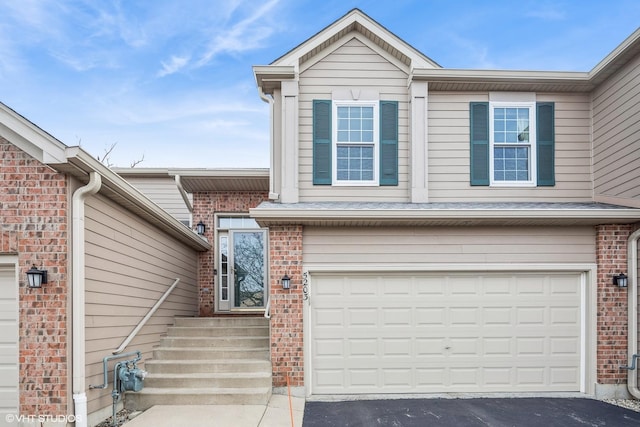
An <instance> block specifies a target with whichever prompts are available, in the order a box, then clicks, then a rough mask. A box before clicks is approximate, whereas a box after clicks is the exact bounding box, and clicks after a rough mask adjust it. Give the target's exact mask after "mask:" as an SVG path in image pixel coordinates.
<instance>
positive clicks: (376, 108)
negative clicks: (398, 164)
mask: <svg viewBox="0 0 640 427" xmlns="http://www.w3.org/2000/svg"><path fill="white" fill-rule="evenodd" d="M353 106H356V107H367V106H370V107H373V179H372V180H370V181H345V180H339V179H338V145H339V144H340V145H342V144H345V145H348V144H354V145H363V144H366V145H369V143H361V142H357V143H356V142H353V143H348V142H338V107H353ZM331 109H332V111H331V123H332V126H331V141H332V143H331V175H332V180H331V182H332V185H333V186H337V187H377V186H379V185H380V179H379V169H380V153H379V151H380V148H379V147H380V102H379V101H377V100H376V101H374V100H367V101H355V100H333V101H332V102H331Z"/></svg>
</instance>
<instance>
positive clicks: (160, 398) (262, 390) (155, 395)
mask: <svg viewBox="0 0 640 427" xmlns="http://www.w3.org/2000/svg"><path fill="white" fill-rule="evenodd" d="M270 397H271V386H269V387H255V388H213V387H211V388H209V387H207V388H204V387H198V388H170V389H167V388H156V387H145V388H144V389H142V391H139V392H135V393H134V392H128V393H127V394H126V397H125V407H126V408H127V409H129V410H134V411H144V410H146V409H149V408H150V407H151V406H154V405H266V404H267V403H268V402H269V398H270Z"/></svg>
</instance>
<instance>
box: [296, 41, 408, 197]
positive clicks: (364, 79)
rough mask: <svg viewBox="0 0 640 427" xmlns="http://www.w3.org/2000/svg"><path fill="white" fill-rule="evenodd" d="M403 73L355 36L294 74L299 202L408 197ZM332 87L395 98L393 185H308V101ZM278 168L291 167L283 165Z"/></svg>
mask: <svg viewBox="0 0 640 427" xmlns="http://www.w3.org/2000/svg"><path fill="white" fill-rule="evenodd" d="M407 77H408V75H407V73H406V72H405V71H404V70H401V69H399V68H398V67H397V66H396V65H395V64H394V63H392V62H390V61H389V60H387V59H385V58H384V57H383V56H381V55H379V54H378V53H377V52H375V51H374V50H373V49H371V48H370V47H368V46H367V45H365V44H364V43H363V42H362V41H360V40H359V39H357V38H352V39H350V40H349V41H348V42H347V43H345V44H344V45H342V46H341V47H338V48H337V49H336V50H335V51H333V52H332V53H331V54H329V55H327V56H325V57H324V58H322V59H321V60H320V61H319V62H317V63H315V64H313V65H311V66H309V67H308V68H306V69H304V70H303V71H301V72H300V83H299V90H300V92H299V93H300V102H299V108H300V115H299V123H300V134H299V138H300V140H299V143H300V152H299V156H300V168H299V191H300V192H299V195H300V201H301V202H310V201H388V202H406V201H408V173H409V164H408V159H409V151H408V150H409V145H408V129H409V128H408V125H409V123H408V114H409V113H408V102H407V99H408V92H407ZM336 89H356V90H357V89H373V90H377V91H379V93H380V99H381V100H386V101H399V105H398V108H399V112H398V114H399V135H398V137H399V140H398V150H399V153H398V161H399V169H398V179H399V185H398V186H388V187H387V186H383V187H344V186H341V187H339V186H330V185H316V186H314V185H313V181H312V166H313V165H312V154H313V147H312V104H313V100H314V99H331V93H332V91H333V90H336ZM284 167H292V166H291V165H284Z"/></svg>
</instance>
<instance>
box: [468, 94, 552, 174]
mask: <svg viewBox="0 0 640 427" xmlns="http://www.w3.org/2000/svg"><path fill="white" fill-rule="evenodd" d="M469 107H470V111H469V117H470V119H471V123H470V131H471V132H470V133H471V135H470V136H471V138H470V139H471V147H470V154H471V158H470V166H471V168H470V182H471V185H472V186H495V187H535V186H538V187H550V186H554V185H555V183H556V181H555V106H554V103H553V102H530V101H528V102H502V101H500V102H472V103H471V104H470V106H469Z"/></svg>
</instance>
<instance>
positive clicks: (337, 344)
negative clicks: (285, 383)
mask: <svg viewBox="0 0 640 427" xmlns="http://www.w3.org/2000/svg"><path fill="white" fill-rule="evenodd" d="M584 283H585V275H584V274H583V273H579V272H575V271H572V272H562V271H561V272H558V271H550V272H544V271H532V272H484V273H481V272H448V273H436V272H427V273H393V272H388V273H384V274H379V273H376V274H373V273H370V274H368V273H363V272H356V273H328V272H322V273H316V274H313V273H311V274H310V286H309V288H310V303H309V312H308V313H309V318H308V320H309V323H308V325H309V329H308V331H309V333H310V340H308V341H307V342H308V347H307V351H308V354H309V356H308V358H307V360H308V362H307V363H309V364H310V380H311V394H314V395H322V394H377V393H398V394H406V393H467V392H468V393H474V392H482V393H491V392H497V393H500V392H579V391H581V389H583V382H584V380H583V378H584V375H583V371H584V368H583V367H584V363H585V362H584V357H585V356H584V353H583V348H584V344H583V343H584V337H583V335H584V332H583V323H584V316H585V313H584V308H583V306H584V303H583V301H584V298H585V295H584V292H585V291H584V289H585V284H584Z"/></svg>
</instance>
